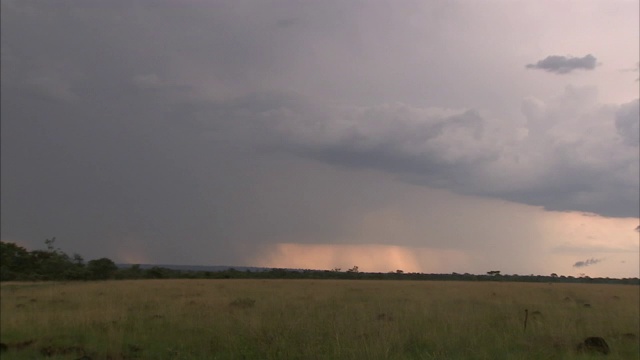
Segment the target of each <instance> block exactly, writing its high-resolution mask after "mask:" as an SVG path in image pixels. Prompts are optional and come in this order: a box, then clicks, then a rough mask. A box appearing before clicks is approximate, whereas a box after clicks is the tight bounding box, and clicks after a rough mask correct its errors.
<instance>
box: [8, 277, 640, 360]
mask: <svg viewBox="0 0 640 360" xmlns="http://www.w3.org/2000/svg"><path fill="white" fill-rule="evenodd" d="M0 289H1V311H2V312H1V327H0V330H1V332H0V341H1V342H2V343H4V344H6V345H7V346H8V348H9V349H8V350H7V351H6V352H4V353H3V354H2V359H3V360H5V359H6V360H9V359H41V358H43V355H47V356H49V358H51V359H76V358H78V357H79V356H81V355H83V354H85V353H86V355H88V356H90V357H91V358H93V359H589V358H598V357H601V355H594V354H589V353H579V352H577V351H576V345H577V344H578V343H579V342H580V341H581V340H583V339H584V338H585V337H588V336H601V337H603V338H604V339H606V341H607V342H608V344H609V346H610V348H611V353H610V354H609V355H608V356H607V358H609V359H637V358H638V356H639V353H640V345H639V341H638V331H639V328H640V313H639V312H640V309H639V307H638V303H639V301H640V299H639V296H640V292H639V290H640V288H639V287H638V286H632V285H594V284H547V283H544V284H531V283H501V282H428V281H347V280H315V281H312V280H139V281H106V282H87V283H82V282H76V283H3V284H2V285H1V288H0ZM586 304H588V306H587V305H586ZM525 309H528V310H529V317H528V326H527V329H526V331H525V330H524V328H523V325H524V324H523V321H524V316H525V312H524V310H525Z"/></svg>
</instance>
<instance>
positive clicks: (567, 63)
mask: <svg viewBox="0 0 640 360" xmlns="http://www.w3.org/2000/svg"><path fill="white" fill-rule="evenodd" d="M596 65H597V63H596V58H595V57H594V56H593V55H591V54H588V55H585V56H584V57H581V58H578V57H572V56H569V57H567V56H559V55H549V56H547V57H546V58H544V59H542V60H539V61H538V62H537V63H535V64H527V65H526V68H527V69H540V70H544V71H547V72H551V73H556V74H568V73H570V72H572V71H573V70H578V69H583V70H593V69H595V68H596Z"/></svg>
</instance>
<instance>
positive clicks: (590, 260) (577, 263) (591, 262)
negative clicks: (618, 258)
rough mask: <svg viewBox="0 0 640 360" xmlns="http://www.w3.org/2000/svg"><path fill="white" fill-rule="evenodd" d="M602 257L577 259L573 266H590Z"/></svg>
mask: <svg viewBox="0 0 640 360" xmlns="http://www.w3.org/2000/svg"><path fill="white" fill-rule="evenodd" d="M601 261H602V259H593V258H592V259H587V260H584V261H578V262H576V263H575V264H573V267H577V268H581V267H585V266H590V265H595V264H597V263H599V262H601Z"/></svg>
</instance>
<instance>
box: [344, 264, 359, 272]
mask: <svg viewBox="0 0 640 360" xmlns="http://www.w3.org/2000/svg"><path fill="white" fill-rule="evenodd" d="M347 272H348V273H358V272H360V269H359V268H358V267H357V266H354V267H352V268H351V269H349V270H347Z"/></svg>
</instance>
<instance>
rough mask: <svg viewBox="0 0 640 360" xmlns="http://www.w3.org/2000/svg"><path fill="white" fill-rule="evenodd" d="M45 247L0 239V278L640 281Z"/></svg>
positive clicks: (633, 280) (633, 282)
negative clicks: (190, 262)
mask: <svg viewBox="0 0 640 360" xmlns="http://www.w3.org/2000/svg"><path fill="white" fill-rule="evenodd" d="M45 245H46V247H47V249H46V250H32V251H28V250H27V249H25V248H23V247H21V246H18V245H16V244H14V243H10V242H3V241H0V281H46V280H56V281H74V280H108V279H122V280H124V279H362V280H432V281H434V280H435V281H438V280H442V281H517V282H547V283H607V284H630V285H640V279H638V278H624V279H614V278H591V277H588V276H581V277H573V276H558V275H557V274H555V273H553V274H551V275H548V276H545V275H533V274H531V275H517V274H516V275H506V274H501V273H500V271H499V270H491V271H488V272H487V273H486V274H482V275H476V274H469V273H464V274H458V273H455V272H454V273H451V274H424V273H410V272H409V273H407V272H404V271H402V270H400V269H398V270H396V271H392V272H388V273H382V272H361V271H360V270H359V268H358V266H354V267H352V268H350V269H348V270H346V271H342V270H341V269H338V268H335V269H332V270H310V269H279V268H273V269H261V270H255V269H254V270H244V271H242V270H236V269H234V268H229V269H226V270H221V271H202V270H176V269H168V268H163V267H158V266H153V267H145V268H143V267H142V266H140V265H126V266H118V265H116V264H115V263H114V262H113V261H112V260H111V259H109V258H104V257H103V258H99V259H95V260H90V261H88V262H86V263H85V262H84V259H83V258H82V257H81V256H80V255H78V254H73V255H72V256H69V255H67V254H66V253H65V252H63V251H62V250H60V249H59V248H56V247H55V238H52V239H47V240H45Z"/></svg>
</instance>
